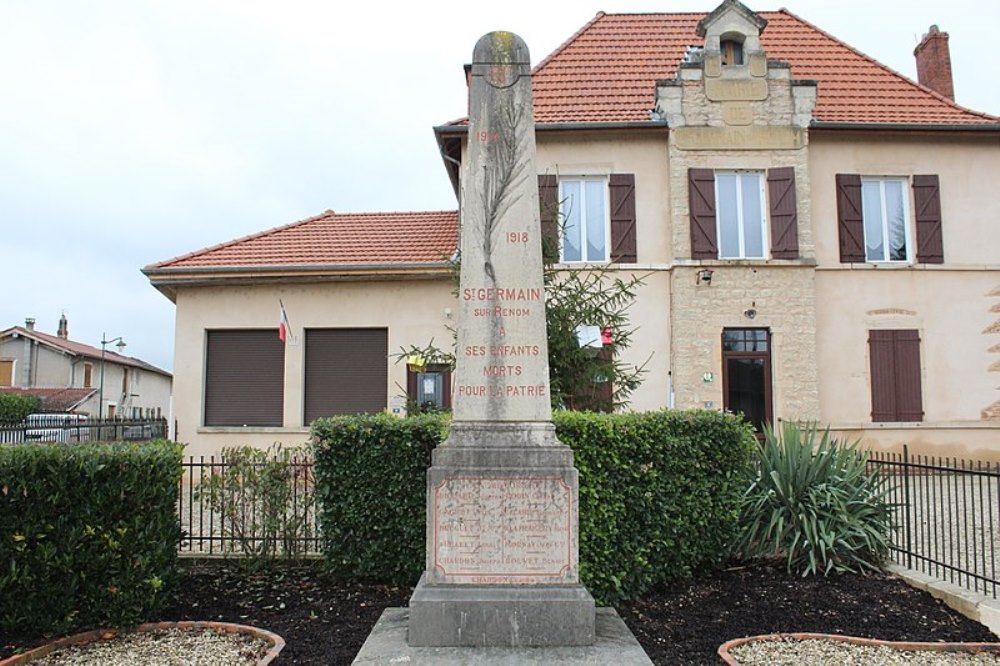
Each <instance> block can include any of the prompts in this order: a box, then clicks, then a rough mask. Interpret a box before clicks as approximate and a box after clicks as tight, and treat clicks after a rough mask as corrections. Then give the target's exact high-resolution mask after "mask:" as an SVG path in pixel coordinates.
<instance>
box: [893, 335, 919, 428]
mask: <svg viewBox="0 0 1000 666" xmlns="http://www.w3.org/2000/svg"><path fill="white" fill-rule="evenodd" d="M894 343H895V352H896V420H897V421H922V420H923V419H924V407H923V399H922V395H921V392H920V334H919V332H917V331H916V330H901V331H894Z"/></svg>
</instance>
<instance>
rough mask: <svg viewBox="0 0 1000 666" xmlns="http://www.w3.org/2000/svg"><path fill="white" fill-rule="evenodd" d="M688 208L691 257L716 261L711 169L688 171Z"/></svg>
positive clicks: (716, 247)
mask: <svg viewBox="0 0 1000 666" xmlns="http://www.w3.org/2000/svg"><path fill="white" fill-rule="evenodd" d="M688 208H689V210H690V215H691V257H692V258H693V259H718V258H719V246H718V243H717V241H716V235H715V172H714V171H712V170H711V169H688Z"/></svg>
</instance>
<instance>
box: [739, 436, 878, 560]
mask: <svg viewBox="0 0 1000 666" xmlns="http://www.w3.org/2000/svg"><path fill="white" fill-rule="evenodd" d="M754 457H755V460H754V466H753V471H752V473H751V478H750V484H749V487H748V488H747V491H746V493H745V494H744V497H743V503H742V507H741V515H740V535H739V538H738V540H737V553H738V554H739V555H741V556H743V557H745V558H754V557H762V556H763V557H766V556H781V557H784V558H785V560H786V563H787V567H788V570H789V571H790V572H792V571H794V572H797V573H800V574H802V575H803V576H807V575H812V574H817V573H822V574H823V575H827V574H829V573H830V572H846V571H850V572H856V573H862V572H865V571H872V570H876V569H877V568H878V564H879V562H880V561H881V560H882V559H883V558H884V557H885V555H886V554H887V552H888V548H889V532H890V528H891V521H892V506H891V505H890V503H889V502H888V501H887V499H886V494H887V492H888V490H889V488H888V483H887V481H886V479H884V478H883V477H882V476H881V475H880V474H879V473H878V472H877V471H869V470H868V469H867V463H868V455H867V453H864V452H861V451H859V450H858V448H857V443H856V442H855V443H846V442H843V441H840V440H838V439H835V438H833V437H831V436H830V432H829V430H826V431H824V432H822V433H820V432H819V431H818V430H817V429H816V426H815V424H809V425H806V426H804V427H802V426H800V425H799V424H797V423H791V422H785V423H783V424H782V426H781V429H780V435H779V434H778V433H775V432H774V431H773V430H771V429H770V428H767V429H766V430H765V433H764V442H763V444H762V445H761V446H760V447H759V448H758V449H757V450H756V452H755V454H754Z"/></svg>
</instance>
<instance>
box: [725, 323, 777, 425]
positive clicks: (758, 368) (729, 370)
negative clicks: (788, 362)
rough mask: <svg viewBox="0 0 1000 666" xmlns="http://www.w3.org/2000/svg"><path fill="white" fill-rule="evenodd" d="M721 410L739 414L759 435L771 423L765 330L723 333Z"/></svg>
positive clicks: (768, 339)
mask: <svg viewBox="0 0 1000 666" xmlns="http://www.w3.org/2000/svg"><path fill="white" fill-rule="evenodd" d="M722 390H723V399H724V405H723V406H724V407H725V409H726V410H728V411H730V412H733V413H734V414H742V415H743V418H744V419H746V420H747V422H749V423H751V424H753V427H754V430H756V431H757V432H758V433H761V432H763V431H764V424H766V423H771V421H772V416H771V332H770V331H769V330H768V329H766V328H727V329H724V330H723V331H722Z"/></svg>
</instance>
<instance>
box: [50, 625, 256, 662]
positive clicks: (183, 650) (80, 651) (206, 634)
mask: <svg viewBox="0 0 1000 666" xmlns="http://www.w3.org/2000/svg"><path fill="white" fill-rule="evenodd" d="M269 649H270V646H269V645H268V643H267V641H265V640H263V639H261V638H257V637H254V636H247V635H242V634H233V633H227V632H220V631H213V630H211V629H183V630H182V629H167V630H163V631H149V632H141V633H133V634H121V635H119V636H117V637H115V638H111V639H108V640H102V641H98V642H96V643H89V644H86V645H80V646H72V647H65V648H60V649H58V650H55V651H53V652H52V653H50V654H49V655H48V656H46V657H44V658H42V659H39V660H35V661H33V662H32V664H33V665H34V666H221V665H226V666H230V665H231V666H239V665H240V664H255V663H257V660H258V659H259V658H260V657H262V656H263V655H265V654H266V653H267V651H268V650H269Z"/></svg>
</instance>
